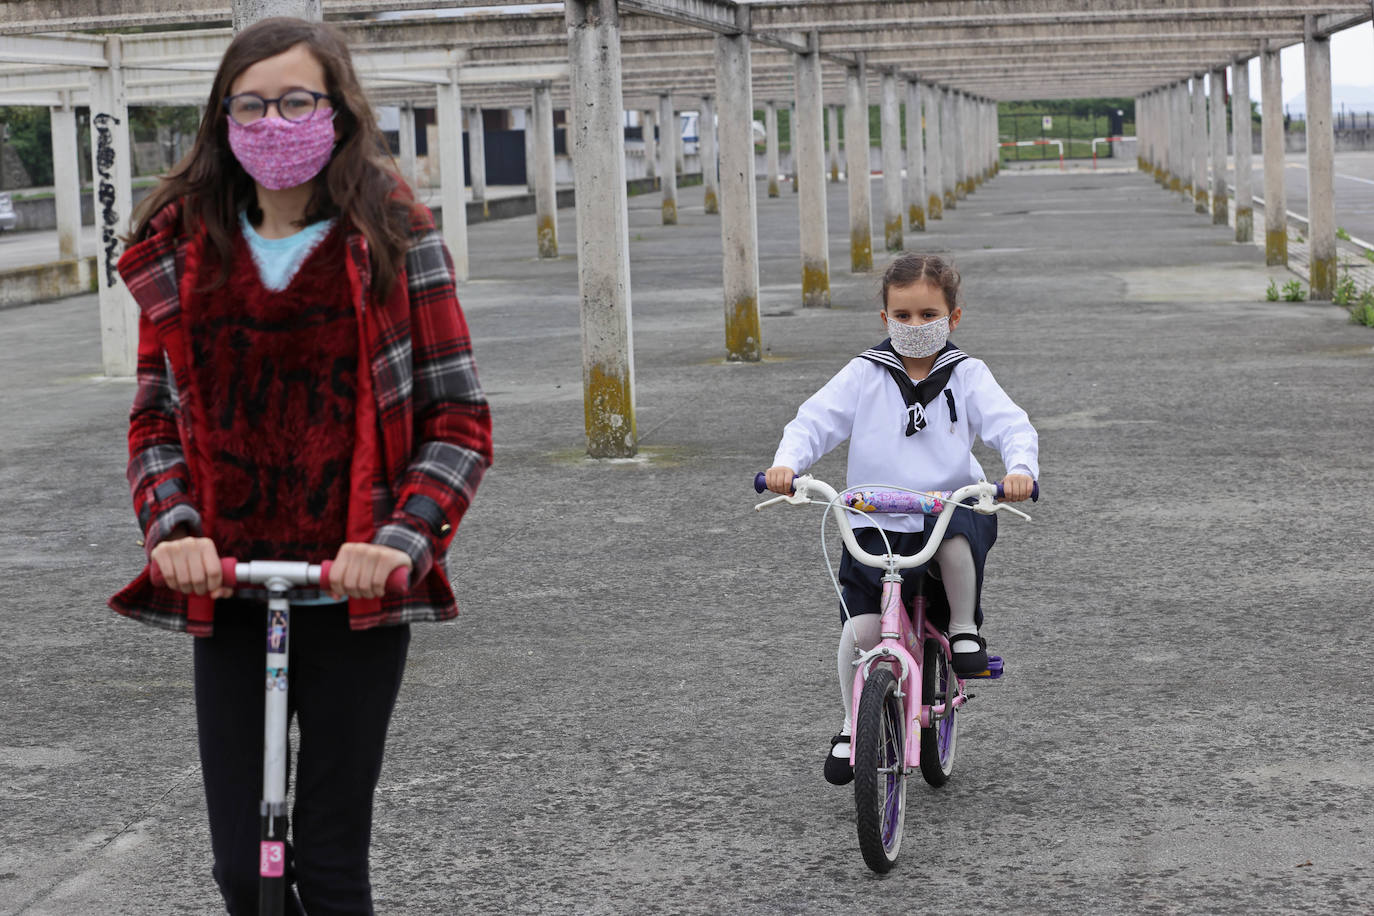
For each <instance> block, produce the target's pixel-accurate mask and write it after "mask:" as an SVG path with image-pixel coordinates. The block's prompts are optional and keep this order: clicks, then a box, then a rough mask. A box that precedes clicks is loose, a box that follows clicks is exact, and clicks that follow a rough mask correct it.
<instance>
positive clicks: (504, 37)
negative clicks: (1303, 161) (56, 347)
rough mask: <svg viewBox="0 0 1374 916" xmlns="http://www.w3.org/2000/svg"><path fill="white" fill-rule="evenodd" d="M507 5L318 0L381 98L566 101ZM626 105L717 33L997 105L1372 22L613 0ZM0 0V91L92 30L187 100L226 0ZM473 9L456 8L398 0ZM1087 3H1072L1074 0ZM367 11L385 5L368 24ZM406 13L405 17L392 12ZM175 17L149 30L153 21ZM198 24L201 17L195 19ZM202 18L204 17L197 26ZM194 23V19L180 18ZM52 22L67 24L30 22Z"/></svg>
mask: <svg viewBox="0 0 1374 916" xmlns="http://www.w3.org/2000/svg"><path fill="white" fill-rule="evenodd" d="M518 5H519V6H521V7H524V8H522V9H519V10H504V9H501V8H502V7H507V6H517V4H514V3H509V2H501V0H495V2H493V0H457V2H455V0H323V9H324V13H325V17H326V19H329V20H331V21H333V22H335V23H336V24H337V25H339V26H340V27H341V28H342V29H343V30H344V32H345V33H346V34H347V36H348V38H349V41H350V43H351V44H352V46H353V48H354V49H355V51H356V54H357V61H358V66H359V70H360V71H361V75H362V76H363V78H364V82H365V85H367V86H368V88H369V91H370V92H372V94H373V96H374V98H375V99H376V100H377V101H379V102H382V101H387V102H393V103H394V102H395V101H398V100H401V99H410V100H413V101H415V102H417V103H421V104H424V103H427V102H429V101H430V100H431V99H432V98H433V95H434V89H433V87H434V86H435V85H439V84H442V83H445V82H447V80H448V75H447V74H448V67H449V66H450V65H451V64H452V63H458V64H459V66H460V74H461V75H460V83H461V84H462V87H463V101H464V104H469V105H481V106H484V107H523V106H525V105H527V104H529V99H530V87H531V86H532V85H533V84H535V83H539V82H551V83H553V85H554V89H555V100H556V104H559V105H560V106H566V105H567V104H568V87H567V72H568V70H567V26H566V24H565V21H564V14H563V11H562V9H561V7H562V4H561V3H554V4H542V5H540V6H539V7H537V8H534V9H528V8H527V7H529V4H518ZM619 5H620V9H621V12H622V22H621V27H622V28H621V51H622V68H623V83H624V96H625V106H626V107H627V108H648V107H651V106H652V105H654V104H656V99H657V96H658V94H659V93H660V92H663V91H667V90H670V89H671V90H672V91H673V92H674V93H675V94H676V95H680V96H682V97H683V102H682V103H681V104H682V107H684V108H692V107H694V102H692V101H691V97H692V96H699V95H702V94H713V93H714V92H715V72H714V63H715V57H714V47H715V42H714V37H713V36H714V34H740V33H741V32H747V33H748V34H749V35H750V38H751V43H752V48H753V55H752V56H753V74H754V95H755V98H756V99H757V100H758V101H760V102H763V101H767V100H770V99H771V100H776V101H778V102H786V101H789V100H790V99H791V98H792V96H793V87H792V72H793V55H792V53H791V52H792V51H798V50H810V49H814V50H818V51H819V52H820V53H821V54H822V56H823V59H824V60H825V62H826V63H827V64H828V66H825V67H824V68H823V74H824V91H825V97H826V101H827V102H830V103H839V104H842V103H843V102H844V99H845V92H844V73H845V71H844V67H845V66H846V65H851V64H853V63H854V62H855V61H856V60H858V59H859V58H863V59H864V61H865V63H866V65H867V68H868V72H869V77H870V78H869V81H868V83H869V95H870V99H871V100H874V101H876V100H877V98H878V93H879V83H880V81H879V79H877V76H878V75H879V74H880V73H881V72H884V71H890V72H894V73H897V74H899V75H901V76H902V77H906V78H920V79H922V80H924V81H927V82H930V83H935V84H938V85H942V86H948V87H952V88H956V89H959V90H961V91H963V92H966V93H968V94H970V95H974V96H979V97H983V98H991V99H998V100H1015V99H1027V98H1073V97H1085V96H1087V97H1092V96H1126V97H1130V96H1138V95H1141V94H1142V93H1144V92H1147V91H1149V90H1151V89H1154V88H1157V87H1159V86H1163V85H1167V84H1169V83H1173V82H1176V81H1177V80H1179V79H1183V78H1186V77H1188V76H1190V75H1194V74H1197V73H1201V72H1204V71H1207V70H1210V69H1214V68H1218V67H1224V66H1226V65H1228V64H1230V63H1233V62H1234V61H1236V60H1242V59H1245V58H1248V57H1251V56H1254V55H1255V54H1257V53H1259V51H1261V50H1262V49H1263V48H1265V47H1269V48H1280V47H1284V46H1287V45H1289V44H1293V43H1296V42H1298V41H1301V40H1302V38H1303V36H1304V33H1305V30H1308V29H1310V30H1311V32H1312V33H1313V34H1316V35H1319V36H1320V35H1327V34H1330V33H1332V32H1335V31H1339V30H1341V29H1344V28H1348V27H1350V26H1352V25H1355V24H1357V23H1359V22H1362V21H1365V20H1367V19H1369V18H1370V13H1371V6H1370V3H1369V0H1305V2H1300V0H1172V2H1148V0H1109V2H1100V3H1093V4H1084V3H1082V2H1081V0H971V2H970V0H911V2H878V0H804V2H799V0H788V2H783V0H759V2H748V3H735V2H731V0H620V4H619ZM167 6H168V4H167V2H166V0H0V33H3V34H2V35H0V104H4V103H9V104H39V105H44V104H60V103H61V102H62V101H63V100H70V101H72V102H74V103H78V104H79V103H81V102H82V101H83V98H84V93H85V86H86V84H87V68H89V67H102V66H105V47H104V41H103V39H102V38H100V37H98V36H95V35H83V34H72V32H73V31H76V30H80V31H94V32H103V31H114V30H125V29H131V28H137V29H142V30H144V31H143V32H142V33H140V34H126V35H124V36H123V38H122V42H121V45H122V48H121V52H122V57H123V60H122V66H123V67H124V70H125V77H126V81H127V85H128V92H129V101H130V103H131V104H135V105H139V104H155V103H163V104H166V103H181V104H186V103H190V102H201V101H204V100H205V96H206V93H207V92H208V90H209V82H210V77H211V75H212V74H213V72H214V68H215V66H216V64H217V62H218V59H219V56H220V55H221V54H222V53H223V49H224V47H225V46H226V45H227V43H228V41H229V39H230V38H231V35H232V33H231V32H230V30H229V29H228V28H224V27H222V26H223V24H225V23H227V22H228V20H229V16H230V6H229V4H228V3H227V2H225V0H179V2H178V4H177V7H178V8H177V9H176V10H175V11H174V12H169V11H168V10H167ZM436 7H438V8H446V9H458V8H469V9H468V10H467V11H466V12H465V14H464V15H458V16H452V17H435V16H433V15H432V14H430V13H421V12H412V11H420V10H432V9H434V8H436ZM1085 7H1086V8H1085ZM375 13H390V14H393V15H395V16H396V18H386V19H376V18H360V17H371V16H372V14H375ZM406 14H408V15H406ZM157 26H161V27H168V28H169V29H171V28H179V29H183V30H181V31H172V30H168V31H156V30H154V27H157ZM196 26H201V27H202V28H195V27H196ZM205 26H210V27H211V28H204V27H205ZM188 27H190V30H185V29H187V28H188ZM55 31H60V32H63V33H64V34H43V33H51V32H55Z"/></svg>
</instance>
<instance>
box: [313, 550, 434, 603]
mask: <svg viewBox="0 0 1374 916" xmlns="http://www.w3.org/2000/svg"><path fill="white" fill-rule="evenodd" d="M414 565H415V564H414V563H413V562H411V559H410V557H409V556H407V555H406V554H405V553H404V552H403V551H400V550H397V549H396V548H394V547H384V546H382V545H381V544H363V543H360V542H357V541H352V542H349V543H347V544H344V545H343V546H342V547H340V548H339V553H338V555H337V556H335V557H334V565H333V566H332V567H330V570H329V592H330V594H331V595H333V596H334V597H335V598H345V597H347V598H380V597H382V595H383V594H385V593H386V580H387V577H388V576H390V575H391V574H392V573H393V572H394V571H395V570H396V569H398V568H399V567H402V566H404V567H405V568H407V569H410V568H412V567H413V566H414Z"/></svg>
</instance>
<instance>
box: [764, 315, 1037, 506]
mask: <svg viewBox="0 0 1374 916" xmlns="http://www.w3.org/2000/svg"><path fill="white" fill-rule="evenodd" d="M974 436H978V437H979V438H981V439H982V440H983V441H984V442H985V443H987V444H988V445H989V446H991V447H993V448H995V449H996V450H997V451H998V452H999V453H1001V456H1002V463H1003V464H1004V465H1005V466H1006V468H1007V473H1008V474H1026V475H1028V476H1030V477H1031V478H1032V479H1038V478H1039V476H1040V463H1039V450H1040V449H1039V437H1038V436H1037V435H1036V432H1035V427H1033V426H1031V423H1030V419H1029V418H1028V417H1027V416H1026V412H1025V411H1024V410H1022V409H1021V408H1020V407H1018V406H1016V403H1015V402H1014V401H1012V399H1011V398H1010V397H1008V396H1007V393H1006V392H1005V391H1003V390H1002V387H1001V386H1000V385H998V384H997V381H996V380H995V379H994V378H993V377H992V372H991V371H989V369H988V367H987V364H986V363H984V362H983V361H982V360H980V359H975V358H973V357H971V356H969V355H968V354H966V353H964V352H963V351H962V350H960V349H959V348H958V347H956V346H954V345H953V344H946V345H945V348H944V349H943V350H942V351H940V354H939V356H938V357H937V358H936V360H935V364H934V367H933V368H932V369H931V372H930V375H929V376H927V377H926V378H925V379H923V380H921V381H920V382H914V381H912V379H911V378H910V377H909V376H907V374H906V369H905V368H904V367H903V366H902V362H901V358H900V357H898V356H897V354H896V352H895V351H893V349H892V345H891V343H890V342H889V341H887V340H884V341H883V342H882V343H881V344H879V345H878V346H877V347H874V348H872V349H870V350H867V351H865V352H864V353H862V354H860V355H859V356H856V357H854V359H852V360H850V361H849V363H848V364H847V365H846V366H845V367H844V368H843V369H841V370H840V371H839V372H838V373H836V375H835V377H834V378H832V379H831V380H830V381H828V382H826V383H825V386H824V387H822V388H821V390H820V391H817V392H816V393H815V394H813V395H812V396H811V397H810V398H808V399H807V400H806V402H805V403H804V404H802V405H801V407H800V408H798V410H797V416H796V418H795V419H793V420H792V422H790V423H788V424H787V426H786V428H785V429H784V430H783V433H782V441H781V442H780V443H779V444H778V450H777V454H776V455H774V457H773V464H774V465H784V466H786V467H790V468H792V469H793V470H794V471H796V472H797V473H799V474H800V473H803V472H805V470H806V469H807V468H809V467H810V466H811V465H813V464H815V463H816V462H817V461H819V460H820V459H821V457H822V456H823V455H825V454H826V453H827V452H829V451H830V450H831V449H833V448H834V447H835V446H837V445H839V444H840V443H841V442H844V441H845V440H846V439H848V440H849V469H848V474H847V478H846V479H847V483H846V485H847V486H849V487H863V486H881V485H888V486H898V487H906V488H909V489H912V490H955V489H958V488H959V487H962V486H967V485H968V484H971V483H976V482H977V481H979V480H983V479H985V478H984V474H983V468H982V466H981V465H980V464H979V463H978V460H977V459H976V458H974V457H973V453H972V450H971V449H972V446H973V437H974ZM870 518H873V519H876V521H877V522H878V523H879V524H881V526H882V527H883V528H885V529H887V530H889V531H920V530H921V529H922V528H923V527H924V517H923V516H921V515H904V514H885V515H878V516H874V517H868V516H864V517H857V516H856V517H852V518H851V522H852V523H853V524H854V526H855V527H864V526H870V525H872V524H874V521H873V520H870Z"/></svg>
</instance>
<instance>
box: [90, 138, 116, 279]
mask: <svg viewBox="0 0 1374 916" xmlns="http://www.w3.org/2000/svg"><path fill="white" fill-rule="evenodd" d="M91 123H92V124H93V125H94V126H95V132H96V134H95V136H96V140H95V171H96V176H97V183H96V193H95V196H96V201H97V202H98V203H99V204H100V213H99V214H98V216H99V223H100V244H101V247H102V248H103V249H104V251H105V261H104V266H105V285H106V286H114V285H115V280H116V279H117V278H118V276H119V274H118V273H116V271H115V264H117V263H118V261H119V235H118V233H117V231H116V226H117V224H118V223H119V211H118V210H116V209H115V185H114V164H115V148H114V137H113V136H112V134H113V131H112V127H113V125H115V124H118V123H119V119H118V118H116V117H115V116H114V115H111V114H103V113H102V114H98V115H96V116H95V117H94V118H92V119H91Z"/></svg>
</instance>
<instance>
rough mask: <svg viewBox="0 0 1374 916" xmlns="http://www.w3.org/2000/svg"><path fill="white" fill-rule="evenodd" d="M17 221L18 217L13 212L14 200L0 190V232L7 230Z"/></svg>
mask: <svg viewBox="0 0 1374 916" xmlns="http://www.w3.org/2000/svg"><path fill="white" fill-rule="evenodd" d="M18 222H19V217H18V216H16V215H15V212H14V201H12V200H10V196H9V195H8V194H6V193H4V192H0V232H8V231H9V230H11V229H13V228H14V227H15V224H16V223H18Z"/></svg>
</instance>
